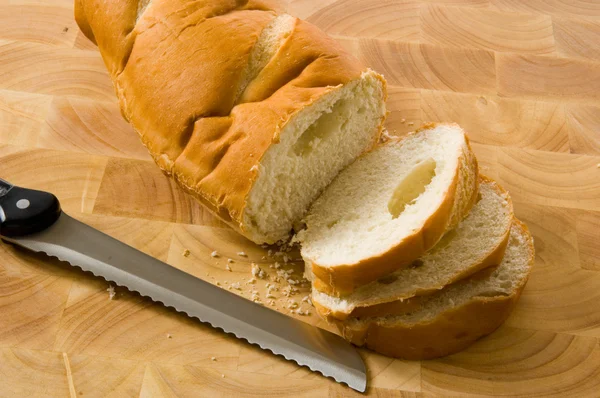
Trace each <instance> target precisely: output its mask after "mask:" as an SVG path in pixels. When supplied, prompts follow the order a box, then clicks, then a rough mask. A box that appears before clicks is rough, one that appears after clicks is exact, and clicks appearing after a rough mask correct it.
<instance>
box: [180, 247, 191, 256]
mask: <svg viewBox="0 0 600 398" xmlns="http://www.w3.org/2000/svg"><path fill="white" fill-rule="evenodd" d="M181 255H182V256H183V257H187V256H189V255H190V251H189V250H188V249H185V250H184V251H183V253H181Z"/></svg>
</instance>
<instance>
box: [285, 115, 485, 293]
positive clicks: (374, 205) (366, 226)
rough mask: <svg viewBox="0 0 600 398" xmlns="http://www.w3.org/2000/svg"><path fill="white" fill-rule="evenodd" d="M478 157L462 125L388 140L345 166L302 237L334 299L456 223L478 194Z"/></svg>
mask: <svg viewBox="0 0 600 398" xmlns="http://www.w3.org/2000/svg"><path fill="white" fill-rule="evenodd" d="M477 186H478V169H477V161H476V159H475V156H474V155H473V152H472V151H471V148H470V146H469V142H468V139H467V136H466V134H465V132H464V131H463V130H462V129H461V128H460V127H459V126H458V125H456V124H431V125H427V126H424V127H423V128H421V129H419V130H417V131H416V132H414V133H411V134H409V135H407V136H406V137H404V138H402V139H396V140H391V141H388V142H387V143H385V144H383V145H381V146H378V147H377V148H375V149H374V150H372V151H370V152H368V153H367V154H365V155H364V156H361V157H360V158H359V159H357V160H356V161H355V162H354V163H353V164H351V165H350V166H349V167H347V168H346V169H344V170H343V171H342V172H341V173H340V174H339V175H338V176H337V177H336V179H335V180H334V181H333V182H332V184H331V185H330V186H329V187H327V189H326V190H325V192H324V193H323V194H322V195H321V196H320V197H319V198H318V199H317V200H316V201H315V203H314V204H313V205H312V207H311V209H310V210H309V213H308V215H307V216H306V218H305V219H304V221H305V224H306V229H304V230H303V231H301V232H299V233H298V235H297V237H296V239H297V240H298V241H299V242H300V243H301V245H302V250H301V254H302V257H303V259H304V261H305V263H306V267H310V268H311V270H312V273H313V274H314V277H315V281H316V279H319V280H320V282H316V283H314V284H313V286H314V287H315V288H316V289H318V290H321V291H323V292H324V293H327V294H329V295H332V296H337V297H339V296H343V295H347V294H349V293H351V292H352V291H353V290H354V289H356V288H357V287H358V286H361V285H365V284H367V283H369V282H372V281H374V280H376V279H378V278H380V277H382V276H384V275H387V274H389V273H390V272H393V271H396V270H397V269H400V268H403V267H407V266H408V265H410V264H411V263H412V262H413V261H414V260H416V259H417V258H419V257H420V256H422V255H423V254H424V253H425V251H427V250H428V249H430V248H431V247H433V246H434V245H435V244H436V243H437V242H438V241H439V240H440V238H441V237H442V236H443V235H444V233H445V232H446V231H448V230H450V229H452V228H454V227H455V226H456V225H457V224H458V223H459V222H460V221H461V220H462V219H463V218H464V217H465V216H466V215H467V214H468V212H469V210H470V209H471V207H472V205H473V203H474V202H475V200H476V198H477Z"/></svg>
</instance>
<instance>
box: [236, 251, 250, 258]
mask: <svg viewBox="0 0 600 398" xmlns="http://www.w3.org/2000/svg"><path fill="white" fill-rule="evenodd" d="M237 255H238V256H240V257H248V255H247V254H246V252H238V254H237Z"/></svg>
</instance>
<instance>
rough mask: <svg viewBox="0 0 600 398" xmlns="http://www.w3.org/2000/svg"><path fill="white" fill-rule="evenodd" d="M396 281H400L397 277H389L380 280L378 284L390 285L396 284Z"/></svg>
mask: <svg viewBox="0 0 600 398" xmlns="http://www.w3.org/2000/svg"><path fill="white" fill-rule="evenodd" d="M396 280H398V277H397V276H396V275H387V276H384V277H383V278H381V279H378V280H377V282H379V283H381V284H382V285H389V284H390V283H394V282H396Z"/></svg>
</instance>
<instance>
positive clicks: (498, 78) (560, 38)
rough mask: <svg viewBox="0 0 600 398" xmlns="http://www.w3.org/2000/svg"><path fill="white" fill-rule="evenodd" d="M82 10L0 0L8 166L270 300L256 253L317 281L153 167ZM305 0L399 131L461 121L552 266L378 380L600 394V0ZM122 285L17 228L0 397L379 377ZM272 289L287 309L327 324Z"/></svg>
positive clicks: (123, 233)
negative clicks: (326, 364)
mask: <svg viewBox="0 0 600 398" xmlns="http://www.w3.org/2000/svg"><path fill="white" fill-rule="evenodd" d="M72 7H73V6H72V0H0V76H2V78H0V177H2V178H6V179H7V180H9V181H12V182H14V183H16V184H21V185H25V186H28V187H32V188H38V189H44V190H49V191H52V192H54V193H55V194H56V195H57V196H58V197H59V198H60V200H61V203H62V204H63V207H64V209H65V210H66V211H67V212H69V213H70V214H72V215H73V216H74V217H76V218H78V219H81V220H82V221H84V222H86V223H89V224H91V225H93V226H94V227H96V228H98V229H100V230H102V231H104V232H106V233H108V234H109V235H112V236H114V237H116V238H118V239H121V240H123V241H124V242H126V243H128V244H130V245H133V246H135V247H137V248H139V249H140V250H142V251H144V252H146V253H148V254H150V255H152V256H154V257H156V258H159V259H161V260H163V261H166V262H168V263H169V264H171V265H172V266H174V267H178V268H180V269H182V270H184V271H186V272H189V273H191V274H193V275H195V276H197V277H200V278H203V279H205V280H207V281H209V282H211V283H214V284H218V285H219V286H221V287H223V288H230V289H231V290H232V291H233V292H235V293H236V294H240V295H242V296H244V297H247V298H249V297H250V296H251V291H252V290H253V289H254V290H256V291H257V292H258V293H259V295H260V296H261V299H262V300H263V302H265V303H266V304H267V305H269V303H268V302H267V299H266V297H265V296H266V283H267V281H266V280H261V279H259V280H257V281H256V282H255V283H254V284H251V283H248V282H249V279H250V278H251V274H250V268H251V263H257V264H259V266H260V267H261V268H262V269H263V270H265V272H267V273H268V274H269V275H270V276H272V277H274V276H276V272H277V270H276V269H275V267H274V265H275V262H278V263H280V264H281V268H282V269H285V270H290V273H291V275H292V278H296V279H300V275H301V272H302V264H301V262H300V261H298V260H299V257H298V253H289V257H290V258H289V261H288V263H284V261H283V258H282V257H281V256H279V257H275V256H273V253H271V254H269V248H266V249H265V248H261V247H257V246H256V245H254V244H252V243H250V242H249V241H247V240H245V239H244V238H242V237H240V236H239V235H237V234H236V233H235V232H233V231H232V230H230V229H228V228H227V227H226V226H225V225H224V224H223V223H222V222H220V221H219V220H217V219H215V218H214V217H213V216H211V215H210V214H209V213H208V212H207V211H206V210H204V209H203V208H202V207H201V206H200V205H199V204H198V203H196V202H194V201H193V200H191V199H190V198H189V197H187V196H186V195H185V194H183V192H182V191H181V190H180V189H178V188H177V187H176V186H175V185H174V184H173V183H172V182H171V181H170V180H169V179H168V178H167V177H166V176H164V175H163V174H162V173H161V172H160V171H159V170H158V169H157V168H156V167H155V166H154V165H153V163H152V161H151V160H150V157H149V156H148V154H147V153H146V151H145V148H144V147H143V146H142V145H141V144H140V142H139V140H138V138H137V135H136V134H135V133H134V132H133V131H132V129H131V128H130V127H129V126H128V124H127V123H125V122H124V121H123V119H122V118H121V115H120V112H119V109H118V106H117V103H116V99H115V97H114V90H113V87H112V84H111V82H110V80H109V78H108V74H107V72H106V70H105V67H104V64H103V62H102V59H101V57H100V55H99V54H98V51H97V50H96V48H95V46H94V45H93V44H91V43H90V42H89V41H88V40H87V39H86V38H85V37H84V36H83V35H82V34H81V32H79V30H78V29H77V26H76V24H75V22H74V20H73V8H72ZM288 9H289V12H290V13H292V14H294V15H297V16H299V17H302V18H304V19H307V20H309V21H311V22H312V23H314V24H316V25H318V26H319V27H321V28H322V29H323V30H325V31H327V32H328V33H329V34H331V35H332V36H334V37H335V38H336V39H338V40H339V42H340V43H341V44H342V45H343V46H345V47H346V48H348V49H349V50H350V51H351V52H353V53H354V54H355V55H356V56H357V57H359V58H360V59H362V60H363V61H364V62H365V63H366V64H368V65H370V66H371V67H372V68H374V69H376V70H377V71H379V72H381V73H383V74H384V75H385V76H386V77H387V79H388V81H389V83H390V90H389V91H390V98H389V101H388V105H389V110H390V115H389V117H388V121H387V127H388V129H389V131H390V133H391V134H395V135H402V134H405V133H407V132H409V131H411V130H413V129H414V128H416V127H417V126H418V125H419V124H420V123H422V122H427V121H456V122H458V123H460V124H461V125H463V126H464V127H465V128H466V130H467V131H468V132H469V133H470V137H471V140H472V142H473V148H474V150H475V152H476V153H477V155H478V157H479V161H480V165H481V169H482V171H483V172H484V173H485V174H487V175H489V176H491V177H493V178H496V179H498V180H499V181H500V182H501V183H502V184H503V185H504V186H505V187H506V188H507V189H508V190H509V191H510V193H511V194H512V196H513V198H514V202H515V211H516V214H517V215H518V216H519V217H520V218H521V219H523V220H524V221H525V222H527V224H528V225H529V227H530V229H531V231H532V232H533V235H534V237H535V245H536V251H537V253H536V254H537V258H536V266H535V268H534V271H533V273H532V276H531V279H530V281H529V284H528V285H527V287H526V289H525V291H524V292H523V295H522V298H521V301H520V302H519V305H518V306H517V308H516V310H515V311H514V313H513V314H512V315H511V317H510V318H509V319H508V320H507V322H506V324H505V325H503V326H502V327H501V328H500V329H499V330H498V331H497V332H495V333H494V334H492V335H490V336H488V337H486V338H484V339H482V340H481V341H479V342H477V343H476V344H474V345H473V346H472V347H470V348H469V349H467V350H465V351H464V352H461V353H458V354H456V355H452V356H450V357H447V358H442V359H438V360H432V361H424V362H418V361H400V360H395V359H391V358H386V357H383V356H381V355H377V354H374V353H372V352H369V351H366V350H361V355H363V357H364V359H365V361H366V363H367V367H368V370H369V390H368V392H367V394H366V395H367V396H381V397H388V396H403V397H404V396H406V397H415V396H437V395H439V396H448V395H460V394H473V395H478V396H489V395H540V394H541V395H548V396H553V395H556V396H578V397H579V396H597V394H598V391H600V341H599V339H600V94H599V93H600V44H599V43H600V3H599V2H596V1H591V0H384V1H375V0H364V1H363V0H360V1H359V0H326V1H325V0H291V1H289V2H288ZM188 251H189V253H188ZM213 251H217V252H218V256H217V257H212V256H211V253H212V252H213ZM240 251H244V252H245V253H246V255H247V256H239V255H238V252H240ZM184 254H185V255H184ZM228 259H232V260H233V262H232V263H229V262H228ZM271 267H273V268H271ZM237 283H239V285H240V287H241V289H240V290H237V289H236V288H235V287H232V285H233V286H237ZM283 285H285V284H283ZM283 285H282V287H283ZM107 288H108V284H107V283H106V282H104V281H102V280H98V279H96V278H93V277H90V276H89V275H87V274H83V273H81V272H79V271H77V270H76V269H73V268H72V267H70V266H69V265H67V264H64V263H61V262H59V261H57V260H55V259H48V258H46V257H44V256H40V255H35V254H32V253H29V252H27V251H25V250H21V249H18V248H15V247H12V246H9V245H6V244H0V380H1V381H2V382H0V396H11V397H12V396H52V397H62V396H71V397H79V396H114V397H129V396H131V397H136V396H141V397H158V396H174V397H175V396H176V397H196V396H248V397H251V396H252V397H263V396H310V397H317V396H330V397H355V396H362V395H359V394H356V393H354V392H353V391H351V390H350V389H348V388H347V387H344V386H340V385H337V384H336V383H334V382H333V381H331V380H329V379H325V378H323V377H321V376H319V375H317V374H314V373H312V372H310V371H309V370H307V369H306V368H299V367H298V366H296V365H295V364H293V363H291V362H288V361H286V360H284V359H282V358H280V357H275V356H273V355H270V354H268V353H266V352H263V351H262V350H260V349H258V348H256V347H253V346H250V345H247V344H245V343H243V342H241V341H238V340H236V339H234V338H232V337H230V336H228V335H224V334H222V333H220V332H218V331H216V330H213V329H212V328H210V327H207V326H205V325H202V324H199V323H198V322H195V321H193V320H190V319H187V318H186V317H184V316H182V315H180V314H177V313H175V312H173V311H170V310H168V309H165V308H163V307H161V306H160V305H157V304H154V303H152V302H151V301H149V300H147V299H144V298H141V297H139V296H138V295H135V294H131V293H129V292H127V291H126V290H125V289H121V288H117V289H116V297H115V298H114V299H113V300H109V294H108V292H107V290H106V289H107ZM298 290H299V292H298V293H297V294H296V295H295V296H293V297H292V299H293V300H296V301H297V302H300V303H301V305H302V308H305V309H307V310H310V306H309V305H308V304H307V303H302V302H301V298H302V297H304V296H305V295H306V294H307V292H308V288H307V286H300V287H299V289H298ZM274 295H275V296H276V299H274V300H273V302H272V303H270V304H271V305H272V308H274V309H276V310H278V311H282V312H284V313H286V314H288V315H289V316H296V317H298V318H299V319H302V320H304V321H306V322H309V323H311V324H314V325H318V326H320V327H325V328H328V326H327V325H325V324H324V322H323V321H321V320H319V319H318V318H317V317H316V315H315V314H314V311H311V315H309V316H300V315H297V314H291V313H290V308H288V306H289V300H290V298H288V297H286V296H285V295H283V294H282V291H281V290H280V291H277V292H274Z"/></svg>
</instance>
